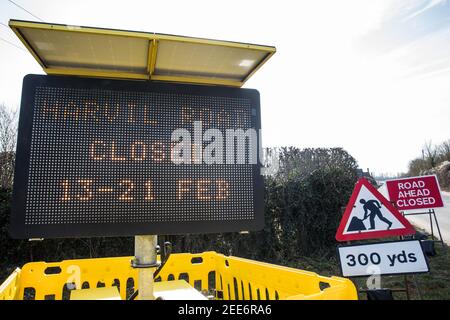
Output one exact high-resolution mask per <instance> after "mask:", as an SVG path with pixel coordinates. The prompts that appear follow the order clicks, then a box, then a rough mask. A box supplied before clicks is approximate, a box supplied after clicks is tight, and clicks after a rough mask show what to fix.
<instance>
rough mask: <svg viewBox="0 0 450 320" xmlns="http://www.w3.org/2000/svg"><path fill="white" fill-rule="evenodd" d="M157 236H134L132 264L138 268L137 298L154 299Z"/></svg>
mask: <svg viewBox="0 0 450 320" xmlns="http://www.w3.org/2000/svg"><path fill="white" fill-rule="evenodd" d="M157 243H158V236H156V235H149V236H136V237H134V257H135V258H134V260H133V262H132V266H133V267H135V268H138V270H139V271H138V284H137V288H138V290H139V300H155V296H154V292H153V283H154V279H153V269H154V268H156V267H157V266H158V265H157V255H156V245H157Z"/></svg>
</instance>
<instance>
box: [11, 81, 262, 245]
mask: <svg viewBox="0 0 450 320" xmlns="http://www.w3.org/2000/svg"><path fill="white" fill-rule="evenodd" d="M39 86H50V87H52V86H53V87H58V88H62V87H70V88H100V89H101V88H107V89H108V90H118V91H120V90H126V91H137V92H142V91H146V90H155V91H157V92H165V93H181V94H189V95H197V96H198V95H200V96H202V95H203V96H219V97H245V98H249V99H250V100H251V101H252V108H254V109H255V110H256V115H255V117H256V118H255V123H256V128H255V129H256V130H258V129H260V127H261V117H260V105H259V93H258V91H256V90H253V89H238V88H226V87H217V86H199V85H186V84H175V83H156V82H148V81H146V82H144V81H142V82H141V81H124V80H108V79H94V78H91V79H89V78H78V77H64V76H41V75H28V76H26V77H25V78H24V85H23V91H22V102H21V109H20V119H19V133H18V143H17V153H16V167H15V180H14V190H13V200H12V214H11V219H10V229H9V230H10V234H11V236H12V237H14V238H58V237H93V236H131V235H144V234H181V233H218V232H229V231H250V230H260V229H262V228H263V226H264V201H263V193H264V186H263V184H264V182H263V177H262V176H261V173H260V165H259V164H256V165H252V175H253V199H254V200H253V201H254V219H252V220H236V221H223V220H222V221H196V222H157V223H151V224H149V223H142V222H138V223H127V225H126V227H124V224H120V223H119V224H83V225H76V226H75V225H73V224H63V225H48V224H44V225H33V226H30V225H25V223H24V222H25V207H26V203H27V191H28V181H29V170H30V153H31V137H32V127H33V115H34V108H35V94H34V90H35V88H36V87H39ZM259 143H260V141H258V147H259ZM258 157H259V155H258ZM258 163H260V162H258Z"/></svg>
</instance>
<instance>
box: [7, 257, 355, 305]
mask: <svg viewBox="0 0 450 320" xmlns="http://www.w3.org/2000/svg"><path fill="white" fill-rule="evenodd" d="M131 259H132V257H118V258H101V259H80V260H65V261H61V262H55V263H46V262H32V263H27V264H25V265H24V266H23V268H22V269H21V270H20V269H17V270H16V271H14V273H13V274H11V276H10V277H9V278H8V279H7V280H6V281H5V282H4V283H3V284H2V285H1V286H0V300H5V299H18V300H21V299H36V300H41V299H57V300H59V299H69V297H70V290H72V289H81V288H95V287H102V286H105V287H110V286H113V285H114V286H117V287H118V288H119V292H120V296H121V298H122V299H127V298H128V297H129V296H130V295H131V294H132V293H133V291H134V283H136V280H137V271H136V269H133V268H132V267H131V264H130V260H131ZM176 279H184V280H186V281H187V282H189V283H190V284H191V285H192V286H193V287H195V288H196V289H198V290H200V291H202V292H203V293H205V294H212V295H214V296H215V297H216V299H225V300H269V299H270V300H276V299H322V300H324V299H326V300H331V299H357V292H356V288H355V286H354V285H353V283H352V282H351V281H350V280H348V279H345V278H339V277H323V276H320V275H318V274H316V273H313V272H308V271H303V270H297V269H292V268H287V267H281V266H277V265H273V264H267V263H262V262H257V261H253V260H247V259H242V258H237V257H232V256H230V257H227V256H224V255H222V254H218V253H216V252H204V253H201V254H188V253H180V254H172V255H171V256H170V258H169V260H168V261H167V263H166V265H165V266H164V268H163V269H162V270H161V272H160V274H159V275H158V278H157V279H156V281H170V280H176Z"/></svg>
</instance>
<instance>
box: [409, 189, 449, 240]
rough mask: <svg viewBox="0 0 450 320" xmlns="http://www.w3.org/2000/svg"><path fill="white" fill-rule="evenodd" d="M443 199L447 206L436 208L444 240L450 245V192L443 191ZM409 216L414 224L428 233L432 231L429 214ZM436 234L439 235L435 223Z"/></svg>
mask: <svg viewBox="0 0 450 320" xmlns="http://www.w3.org/2000/svg"><path fill="white" fill-rule="evenodd" d="M442 200H444V205H445V207H443V208H437V209H435V211H436V218H437V220H438V222H439V227H440V228H441V233H442V238H443V239H444V242H445V243H446V244H447V245H450V192H444V191H442ZM407 218H408V220H409V221H410V222H411V223H412V224H413V225H415V226H417V227H419V228H421V229H424V230H426V231H427V232H428V233H431V228H430V216H429V215H426V214H424V215H420V216H407ZM434 235H435V236H438V234H437V230H436V225H435V224H434Z"/></svg>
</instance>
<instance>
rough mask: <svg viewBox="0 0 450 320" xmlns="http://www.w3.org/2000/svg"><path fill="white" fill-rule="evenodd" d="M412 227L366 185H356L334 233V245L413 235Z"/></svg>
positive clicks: (374, 190) (389, 204)
mask: <svg viewBox="0 0 450 320" xmlns="http://www.w3.org/2000/svg"><path fill="white" fill-rule="evenodd" d="M415 232H416V231H415V230H414V227H413V226H412V225H411V224H410V223H409V222H408V220H406V218H405V217H403V215H402V214H401V213H400V212H399V211H398V210H397V209H395V208H394V206H393V205H392V204H391V203H390V202H389V201H388V200H387V199H386V198H385V197H383V195H382V194H381V193H380V192H378V190H376V189H375V188H374V187H373V186H372V185H371V184H370V182H369V181H367V180H366V179H364V178H361V179H359V180H358V182H357V183H356V186H355V189H354V190H353V193H352V196H351V197H350V200H349V202H348V204H347V207H346V208H345V212H344V215H343V216H342V220H341V224H340V225H339V228H338V230H337V232H336V240H337V241H350V240H363V239H375V238H384V237H392V236H405V235H408V234H414V233H415Z"/></svg>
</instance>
